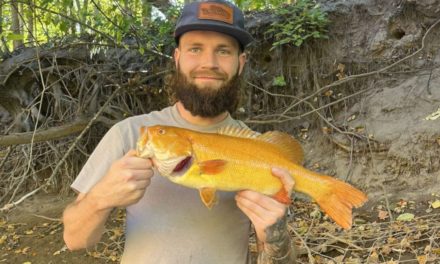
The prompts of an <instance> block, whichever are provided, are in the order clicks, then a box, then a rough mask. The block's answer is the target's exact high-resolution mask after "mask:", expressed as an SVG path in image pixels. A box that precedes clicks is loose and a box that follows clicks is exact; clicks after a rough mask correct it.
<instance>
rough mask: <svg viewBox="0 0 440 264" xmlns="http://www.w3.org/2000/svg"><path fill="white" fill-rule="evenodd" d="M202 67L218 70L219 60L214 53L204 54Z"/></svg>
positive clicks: (207, 52) (206, 52)
mask: <svg viewBox="0 0 440 264" xmlns="http://www.w3.org/2000/svg"><path fill="white" fill-rule="evenodd" d="M201 67H202V68H207V69H213V68H218V58H217V56H216V53H215V52H214V51H205V52H204V53H203V56H202V61H201Z"/></svg>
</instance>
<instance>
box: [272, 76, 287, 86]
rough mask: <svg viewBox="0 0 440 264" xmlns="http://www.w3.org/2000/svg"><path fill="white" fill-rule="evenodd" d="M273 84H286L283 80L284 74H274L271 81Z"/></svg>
mask: <svg viewBox="0 0 440 264" xmlns="http://www.w3.org/2000/svg"><path fill="white" fill-rule="evenodd" d="M272 85H273V86H286V81H285V80H284V76H283V75H280V76H276V77H275V78H274V79H273V81H272Z"/></svg>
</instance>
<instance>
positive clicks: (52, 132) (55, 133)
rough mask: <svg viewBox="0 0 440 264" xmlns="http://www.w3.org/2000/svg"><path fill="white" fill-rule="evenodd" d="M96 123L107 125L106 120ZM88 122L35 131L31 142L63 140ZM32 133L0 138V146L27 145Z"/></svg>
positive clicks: (82, 128) (75, 122)
mask: <svg viewBox="0 0 440 264" xmlns="http://www.w3.org/2000/svg"><path fill="white" fill-rule="evenodd" d="M97 121H98V122H103V123H105V124H109V122H108V120H106V119H102V120H101V118H97ZM89 122H90V120H86V119H79V120H76V121H74V122H72V123H70V124H68V125H62V126H58V127H51V128H48V129H46V130H42V131H37V132H36V133H35V136H34V140H33V142H34V143H36V142H42V141H48V140H54V139H60V138H64V137H67V136H70V135H73V134H76V133H79V132H81V131H83V130H84V128H85V127H86V126H87V124H88V123H89ZM33 134H34V133H33V132H26V133H16V134H11V135H6V136H0V146H11V145H20V144H29V143H31V141H32V136H33Z"/></svg>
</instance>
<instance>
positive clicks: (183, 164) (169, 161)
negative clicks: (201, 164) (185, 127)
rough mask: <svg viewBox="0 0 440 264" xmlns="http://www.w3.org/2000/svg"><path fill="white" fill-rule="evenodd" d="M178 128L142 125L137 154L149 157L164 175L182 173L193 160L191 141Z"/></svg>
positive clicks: (178, 174)
mask: <svg viewBox="0 0 440 264" xmlns="http://www.w3.org/2000/svg"><path fill="white" fill-rule="evenodd" d="M179 131H180V130H179V129H178V128H175V127H168V126H151V127H142V128H141V136H140V137H139V140H138V142H137V156H138V157H141V158H150V159H152V161H153V164H154V166H155V167H156V168H157V169H158V171H159V172H160V173H161V174H162V176H165V177H176V176H181V175H183V174H184V173H185V172H186V171H187V170H188V168H189V167H190V165H191V164H192V160H193V153H192V145H191V141H190V140H189V139H188V138H187V137H186V136H185V135H184V134H182V133H179Z"/></svg>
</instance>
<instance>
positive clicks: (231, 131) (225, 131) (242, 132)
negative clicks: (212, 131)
mask: <svg viewBox="0 0 440 264" xmlns="http://www.w3.org/2000/svg"><path fill="white" fill-rule="evenodd" d="M217 133H218V134H220V135H226V136H231V137H241V138H256V137H258V135H259V133H258V132H255V131H252V130H250V129H249V128H242V127H236V126H225V127H222V128H220V129H219V130H218V131H217Z"/></svg>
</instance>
